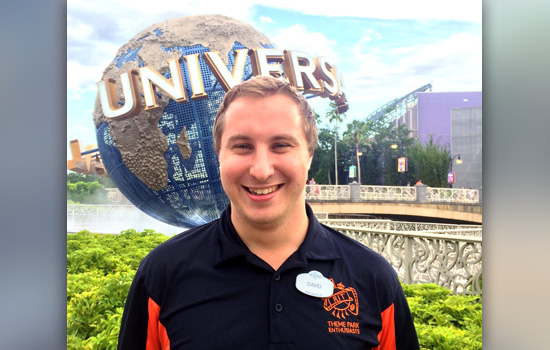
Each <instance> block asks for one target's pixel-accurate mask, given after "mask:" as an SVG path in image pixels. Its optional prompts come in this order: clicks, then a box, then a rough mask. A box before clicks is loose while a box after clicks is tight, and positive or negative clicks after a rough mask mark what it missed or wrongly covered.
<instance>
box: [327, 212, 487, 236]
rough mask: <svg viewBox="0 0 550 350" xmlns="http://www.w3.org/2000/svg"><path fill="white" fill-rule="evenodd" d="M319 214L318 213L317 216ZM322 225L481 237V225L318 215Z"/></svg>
mask: <svg viewBox="0 0 550 350" xmlns="http://www.w3.org/2000/svg"><path fill="white" fill-rule="evenodd" d="M317 214H318V213H316V215H317ZM317 219H318V221H319V222H320V223H323V224H325V225H327V226H345V227H352V228H366V229H377V230H389V231H422V232H426V233H439V234H452V235H458V236H470V237H481V235H482V226H481V225H461V224H446V223H430V222H412V221H393V220H388V219H331V218H328V215H327V216H326V217H321V216H319V215H317Z"/></svg>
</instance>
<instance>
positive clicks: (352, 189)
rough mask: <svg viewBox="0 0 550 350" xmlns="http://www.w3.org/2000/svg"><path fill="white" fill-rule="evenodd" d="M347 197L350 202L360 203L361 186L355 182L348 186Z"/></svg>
mask: <svg viewBox="0 0 550 350" xmlns="http://www.w3.org/2000/svg"><path fill="white" fill-rule="evenodd" d="M349 197H350V200H351V201H352V202H359V201H361V184H360V183H358V182H357V181H353V182H352V183H350V184H349Z"/></svg>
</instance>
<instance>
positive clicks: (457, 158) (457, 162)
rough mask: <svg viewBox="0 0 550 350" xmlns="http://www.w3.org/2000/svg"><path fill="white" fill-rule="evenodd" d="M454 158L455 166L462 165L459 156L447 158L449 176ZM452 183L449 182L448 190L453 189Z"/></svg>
mask: <svg viewBox="0 0 550 350" xmlns="http://www.w3.org/2000/svg"><path fill="white" fill-rule="evenodd" d="M455 158H456V164H462V159H460V154H457V155H455V156H454V157H449V159H450V161H449V174H451V173H452V172H453V161H454V160H455ZM453 182H454V174H453ZM453 182H450V181H449V188H453Z"/></svg>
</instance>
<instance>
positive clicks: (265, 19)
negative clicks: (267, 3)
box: [260, 16, 273, 24]
mask: <svg viewBox="0 0 550 350" xmlns="http://www.w3.org/2000/svg"><path fill="white" fill-rule="evenodd" d="M260 23H262V24H265V23H273V19H272V18H270V17H266V16H260Z"/></svg>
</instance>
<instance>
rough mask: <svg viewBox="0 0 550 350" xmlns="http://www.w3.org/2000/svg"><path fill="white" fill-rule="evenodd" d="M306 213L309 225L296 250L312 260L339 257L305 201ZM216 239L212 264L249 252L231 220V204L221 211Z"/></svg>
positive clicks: (244, 255)
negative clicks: (214, 256)
mask: <svg viewBox="0 0 550 350" xmlns="http://www.w3.org/2000/svg"><path fill="white" fill-rule="evenodd" d="M305 206H306V214H307V216H308V219H309V226H308V229H307V233H306V238H305V239H304V242H303V243H302V244H301V245H300V247H299V248H298V250H299V251H300V252H301V254H300V255H303V256H305V258H307V259H314V260H336V259H340V254H339V253H338V250H337V249H336V247H335V246H334V244H333V243H332V240H331V239H330V237H329V235H328V232H327V231H326V230H325V228H324V227H323V226H322V225H321V224H320V223H319V221H317V218H315V215H314V214H313V210H312V209H311V207H310V206H309V205H308V204H307V203H306V204H305ZM217 225H218V239H217V247H216V259H215V262H214V265H218V264H221V263H223V262H225V261H227V260H229V259H232V258H236V257H246V256H247V255H248V254H249V250H248V247H247V246H246V245H245V244H244V242H243V241H242V240H241V238H240V237H239V235H238V234H237V231H235V227H234V226H233V223H232V222H231V204H229V205H228V206H227V208H226V209H225V210H224V211H223V212H222V214H221V216H220V219H219V220H218V223H217Z"/></svg>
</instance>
